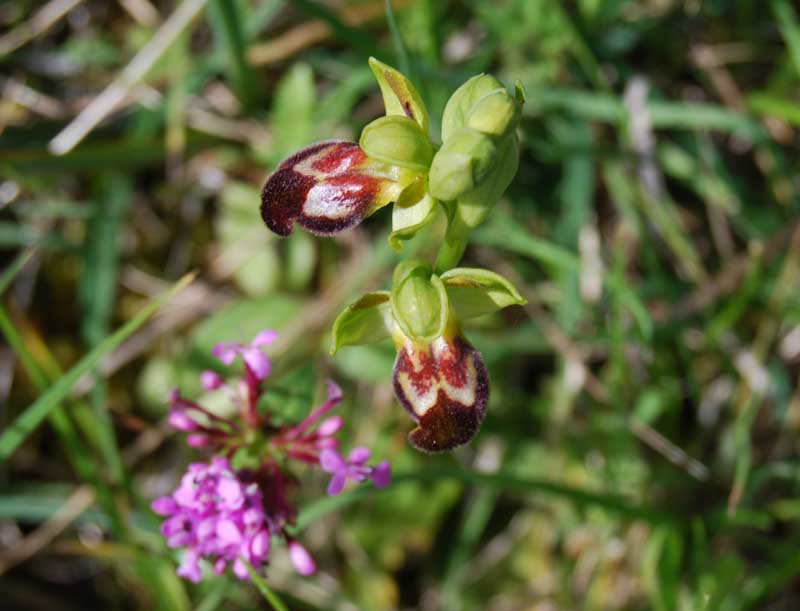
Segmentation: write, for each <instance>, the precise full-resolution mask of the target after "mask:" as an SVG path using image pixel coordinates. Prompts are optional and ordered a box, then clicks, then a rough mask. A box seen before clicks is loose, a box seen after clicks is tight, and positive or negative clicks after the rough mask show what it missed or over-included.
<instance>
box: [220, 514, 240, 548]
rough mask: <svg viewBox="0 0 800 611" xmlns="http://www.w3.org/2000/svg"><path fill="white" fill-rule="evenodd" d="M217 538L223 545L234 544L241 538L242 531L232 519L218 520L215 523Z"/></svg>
mask: <svg viewBox="0 0 800 611" xmlns="http://www.w3.org/2000/svg"><path fill="white" fill-rule="evenodd" d="M217 538H218V539H219V541H220V543H222V544H223V545H235V544H238V543H239V542H240V541H241V540H242V533H241V532H239V527H238V526H236V524H235V523H234V522H233V520H220V521H219V522H218V523H217Z"/></svg>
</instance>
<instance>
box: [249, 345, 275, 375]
mask: <svg viewBox="0 0 800 611" xmlns="http://www.w3.org/2000/svg"><path fill="white" fill-rule="evenodd" d="M242 357H243V358H244V362H245V363H247V366H248V367H249V368H250V369H251V370H252V372H253V374H254V375H255V376H256V378H258V379H259V380H263V379H264V378H266V377H267V376H268V375H269V372H270V370H271V369H272V363H270V361H269V359H268V358H267V355H266V354H264V353H263V352H261V350H260V349H259V348H253V347H250V348H245V349H244V350H243V351H242Z"/></svg>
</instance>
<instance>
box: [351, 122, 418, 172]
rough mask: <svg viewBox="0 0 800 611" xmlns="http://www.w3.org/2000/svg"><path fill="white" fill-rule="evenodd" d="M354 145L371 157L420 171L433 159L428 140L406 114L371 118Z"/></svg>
mask: <svg viewBox="0 0 800 611" xmlns="http://www.w3.org/2000/svg"><path fill="white" fill-rule="evenodd" d="M358 145H359V146H360V147H361V150H363V151H364V152H365V153H366V154H367V156H368V157H370V158H371V159H375V160H376V161H381V162H383V163H388V164H391V165H395V166H400V167H402V168H408V169H411V170H418V171H421V172H424V171H427V169H428V168H429V167H430V165H431V160H432V159H433V146H432V145H431V142H430V140H428V137H427V136H426V135H425V134H424V133H423V132H422V130H421V129H420V128H419V125H417V123H416V122H415V121H413V120H412V119H409V118H408V117H398V116H395V115H391V116H388V117H380V118H379V119H375V120H374V121H373V122H372V123H370V124H369V125H367V126H366V127H365V128H364V130H363V131H362V132H361V139H360V140H359V143H358Z"/></svg>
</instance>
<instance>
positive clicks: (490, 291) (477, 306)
mask: <svg viewBox="0 0 800 611" xmlns="http://www.w3.org/2000/svg"><path fill="white" fill-rule="evenodd" d="M441 279H442V282H443V283H444V287H445V289H446V290H447V296H448V299H449V301H450V304H451V305H452V306H453V308H454V309H455V311H456V314H457V315H458V317H459V319H461V320H465V319H467V318H474V317H475V316H482V315H484V314H491V313H492V312H496V311H498V310H502V309H503V308H506V307H508V306H510V305H525V304H526V303H527V300H526V299H525V298H524V297H522V296H521V295H520V294H519V292H518V291H517V289H516V287H514V285H513V284H511V282H509V281H508V280H506V279H505V278H503V276H501V275H500V274H496V273H494V272H490V271H489V270H485V269H474V268H466V267H457V268H454V269H451V270H448V271H446V272H445V273H443V274H442V276H441Z"/></svg>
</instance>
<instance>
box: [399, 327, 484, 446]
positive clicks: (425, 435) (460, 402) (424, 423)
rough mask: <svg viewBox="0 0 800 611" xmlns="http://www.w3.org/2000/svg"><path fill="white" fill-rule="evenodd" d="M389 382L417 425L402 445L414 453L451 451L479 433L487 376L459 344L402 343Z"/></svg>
mask: <svg viewBox="0 0 800 611" xmlns="http://www.w3.org/2000/svg"><path fill="white" fill-rule="evenodd" d="M393 383H394V392H395V395H396V396H397V398H398V400H399V401H400V403H402V405H403V407H405V408H406V410H407V411H408V413H409V415H410V416H411V417H412V418H413V419H414V421H415V422H416V423H417V427H416V428H415V429H414V430H412V431H411V433H410V434H409V436H408V440H409V442H410V443H411V445H413V446H414V447H415V448H417V449H418V450H422V451H424V452H442V451H445V450H452V449H453V448H455V447H458V446H460V445H463V444H465V443H467V442H469V441H470V440H471V439H472V438H473V437H475V435H476V434H477V433H478V430H480V426H481V422H482V421H483V417H484V414H485V413H486V405H487V403H488V401H489V375H488V373H487V371H486V366H485V365H484V362H483V358H482V357H481V354H480V352H478V351H477V350H476V349H475V348H473V347H472V345H470V344H469V343H468V342H467V341H466V340H465V339H463V338H461V337H455V338H454V339H452V340H446V339H444V338H438V339H436V340H434V341H433V342H432V343H431V344H429V345H421V344H413V343H411V342H409V343H407V344H406V345H405V346H403V347H402V348H401V349H400V350H399V352H398V354H397V360H396V361H395V365H394V376H393Z"/></svg>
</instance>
